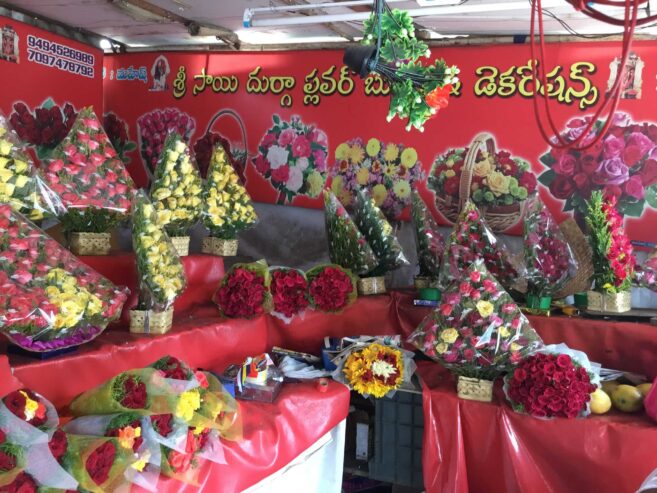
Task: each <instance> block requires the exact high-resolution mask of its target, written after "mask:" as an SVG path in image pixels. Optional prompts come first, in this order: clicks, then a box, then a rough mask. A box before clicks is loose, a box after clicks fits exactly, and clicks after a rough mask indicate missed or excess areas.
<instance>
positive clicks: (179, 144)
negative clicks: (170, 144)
mask: <svg viewBox="0 0 657 493" xmlns="http://www.w3.org/2000/svg"><path fill="white" fill-rule="evenodd" d="M186 148H187V146H186V145H185V143H184V142H183V141H181V140H179V141H177V142H176V152H177V153H178V154H182V153H183V152H185V149H186Z"/></svg>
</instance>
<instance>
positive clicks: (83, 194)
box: [41, 108, 134, 255]
mask: <svg viewBox="0 0 657 493" xmlns="http://www.w3.org/2000/svg"><path fill="white" fill-rule="evenodd" d="M41 173H42V176H43V180H44V181H45V183H46V185H48V187H49V188H50V189H51V190H52V191H53V192H54V193H55V194H56V195H57V198H58V199H59V200H61V203H62V205H63V207H64V211H65V212H63V213H62V214H60V220H61V223H62V227H63V229H64V231H65V232H66V233H67V234H70V242H71V248H72V249H73V251H74V252H75V253H76V254H78V255H107V254H108V253H109V251H110V230H111V229H113V228H114V227H115V226H116V225H117V224H118V223H120V222H121V221H123V220H124V219H126V218H127V216H128V214H129V213H130V192H131V190H132V189H134V183H133V181H132V178H130V175H129V174H128V172H127V171H126V169H125V166H124V165H123V163H122V162H121V160H120V159H119V158H117V154H116V151H115V150H114V148H113V147H112V144H111V143H110V141H109V137H107V134H106V133H105V131H104V130H103V128H102V126H101V124H100V121H98V118H97V117H96V115H95V113H94V112H93V109H92V108H84V109H83V110H82V111H81V112H80V114H79V115H78V118H77V120H76V121H75V124H74V125H73V127H72V128H71V131H70V132H69V134H68V135H67V136H66V138H65V139H64V141H63V142H62V143H61V144H60V145H59V146H57V148H56V149H55V150H54V151H53V154H52V159H50V160H48V161H46V162H45V163H44V164H43V166H42V169H41Z"/></svg>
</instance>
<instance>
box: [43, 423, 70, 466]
mask: <svg viewBox="0 0 657 493" xmlns="http://www.w3.org/2000/svg"><path fill="white" fill-rule="evenodd" d="M48 448H50V453H51V454H52V455H53V457H54V458H55V460H56V461H57V462H60V463H61V461H62V458H63V457H64V455H65V454H66V450H67V449H68V437H67V436H66V433H64V432H63V431H62V430H57V431H55V433H54V434H53V436H52V438H51V439H50V442H48Z"/></svg>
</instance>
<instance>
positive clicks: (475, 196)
mask: <svg viewBox="0 0 657 493" xmlns="http://www.w3.org/2000/svg"><path fill="white" fill-rule="evenodd" d="M428 186H429V188H430V189H431V190H433V191H434V192H435V194H436V207H437V209H438V211H439V212H440V213H441V214H442V215H443V216H445V218H446V219H448V220H449V221H451V222H455V221H456V220H457V218H458V216H459V213H460V212H461V209H462V207H463V205H464V204H465V203H466V202H467V201H468V200H471V201H472V202H474V204H475V205H476V206H477V207H478V208H479V210H480V211H481V212H482V213H483V215H484V216H485V217H486V220H487V221H488V223H489V224H490V226H491V228H492V229H493V231H504V230H505V229H508V228H510V227H511V226H513V225H514V224H516V223H517V222H518V221H519V220H520V219H521V217H522V215H523V209H524V204H525V200H526V199H527V197H529V196H531V195H533V194H535V193H536V176H535V175H534V173H532V171H531V166H530V164H529V162H527V161H525V160H524V159H521V158H516V157H512V156H511V154H510V153H509V152H508V151H496V149H495V140H494V139H493V137H492V136H491V135H490V134H487V133H483V134H480V135H478V136H477V137H475V139H474V140H473V142H472V143H471V144H470V147H466V148H465V149H451V150H449V151H448V152H447V153H445V154H443V155H441V156H438V157H436V160H435V161H434V163H433V167H432V169H431V173H430V176H429V180H428Z"/></svg>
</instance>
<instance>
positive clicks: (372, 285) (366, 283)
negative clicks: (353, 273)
mask: <svg viewBox="0 0 657 493" xmlns="http://www.w3.org/2000/svg"><path fill="white" fill-rule="evenodd" d="M385 292H386V278H385V277H383V276H376V277H361V278H359V279H358V294H362V295H365V296H368V295H371V294H382V293H385Z"/></svg>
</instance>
